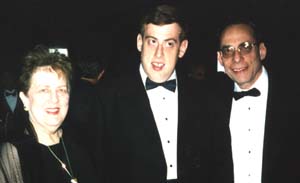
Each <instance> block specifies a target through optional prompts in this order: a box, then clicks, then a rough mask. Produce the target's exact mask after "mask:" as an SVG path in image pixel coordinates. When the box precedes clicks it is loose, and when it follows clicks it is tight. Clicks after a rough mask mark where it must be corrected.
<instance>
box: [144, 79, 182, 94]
mask: <svg viewBox="0 0 300 183" xmlns="http://www.w3.org/2000/svg"><path fill="white" fill-rule="evenodd" d="M158 86H162V87H164V88H166V89H168V90H170V91H172V92H175V89H176V80H175V79H172V80H169V81H165V82H163V83H156V82H154V81H151V80H150V79H149V78H147V79H146V90H151V89H153V88H156V87H158Z"/></svg>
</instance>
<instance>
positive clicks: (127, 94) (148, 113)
mask: <svg viewBox="0 0 300 183" xmlns="http://www.w3.org/2000/svg"><path fill="white" fill-rule="evenodd" d="M123 83H124V84H125V85H124V87H123V88H121V90H123V91H122V93H121V94H120V95H119V100H121V102H120V103H122V104H124V105H125V106H123V108H124V110H125V111H126V113H128V114H124V115H129V116H130V117H131V118H132V120H131V123H132V124H131V125H134V127H135V128H137V127H138V128H139V130H143V132H144V133H143V134H144V135H143V137H141V138H143V139H145V141H146V142H150V143H151V144H152V145H153V147H155V150H156V149H157V152H158V153H160V156H161V157H163V158H164V155H163V149H162V144H161V140H160V136H159V132H158V129H157V126H156V123H155V119H154V116H153V113H152V110H151V106H150V102H149V99H148V95H147V92H146V90H145V88H144V85H143V83H142V79H141V77H140V76H139V75H138V76H135V77H133V78H129V79H128V80H127V81H124V82H123ZM129 106H130V109H129V108H128V107H129ZM149 145H150V144H149Z"/></svg>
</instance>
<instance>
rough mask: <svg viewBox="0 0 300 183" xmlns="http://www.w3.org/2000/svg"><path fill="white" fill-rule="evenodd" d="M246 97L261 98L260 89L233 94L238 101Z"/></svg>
mask: <svg viewBox="0 0 300 183" xmlns="http://www.w3.org/2000/svg"><path fill="white" fill-rule="evenodd" d="M244 96H253V97H257V96H260V92H259V90H258V89H256V88H252V89H251V90H248V91H241V92H234V93H233V98H234V99H235V100H238V99H240V98H243V97H244Z"/></svg>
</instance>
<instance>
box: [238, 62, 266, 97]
mask: <svg viewBox="0 0 300 183" xmlns="http://www.w3.org/2000/svg"><path fill="white" fill-rule="evenodd" d="M268 81H269V80H268V72H267V70H266V69H265V67H264V66H262V73H261V75H260V76H259V78H258V79H257V81H256V82H255V83H254V84H253V85H252V86H251V87H250V88H249V89H252V88H257V89H258V90H259V91H260V92H261V93H265V91H268V83H269V82H268ZM247 90H248V89H247ZM234 91H243V89H241V88H240V87H239V86H238V85H237V84H236V83H234Z"/></svg>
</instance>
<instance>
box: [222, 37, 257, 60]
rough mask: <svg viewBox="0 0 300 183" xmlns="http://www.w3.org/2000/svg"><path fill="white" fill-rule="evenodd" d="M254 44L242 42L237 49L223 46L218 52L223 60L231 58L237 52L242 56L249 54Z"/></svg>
mask: <svg viewBox="0 0 300 183" xmlns="http://www.w3.org/2000/svg"><path fill="white" fill-rule="evenodd" d="M255 45H256V43H251V42H248V41H246V42H243V43H241V44H240V45H239V46H238V47H237V48H235V47H233V46H223V47H222V48H221V49H220V51H221V53H222V56H223V57H224V58H231V57H233V55H234V54H235V51H238V52H239V53H240V54H241V55H242V56H244V55H247V54H249V53H250V52H251V51H252V49H253V47H255Z"/></svg>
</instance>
